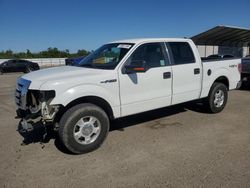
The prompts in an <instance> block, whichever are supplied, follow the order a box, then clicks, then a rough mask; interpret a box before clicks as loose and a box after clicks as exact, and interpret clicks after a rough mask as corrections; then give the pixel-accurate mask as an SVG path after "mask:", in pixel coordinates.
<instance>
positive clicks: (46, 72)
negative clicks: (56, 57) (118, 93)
mask: <svg viewBox="0 0 250 188" xmlns="http://www.w3.org/2000/svg"><path fill="white" fill-rule="evenodd" d="M107 72H110V70H103V69H92V68H83V67H74V66H61V67H54V68H47V69H43V70H38V71H34V72H31V73H28V74H25V75H23V76H22V78H23V79H26V80H30V81H31V85H30V89H40V88H41V86H42V85H44V84H45V83H48V82H49V83H50V84H53V85H58V84H60V85H61V84H63V83H65V84H66V83H67V82H68V81H71V82H75V83H76V84H82V83H84V82H85V83H88V82H93V81H95V80H96V81H97V80H98V79H96V77H99V78H100V76H101V75H102V76H103V74H107ZM93 77H94V78H95V79H93ZM104 77H105V76H104ZM98 81H99V80H98ZM79 82H80V83H79Z"/></svg>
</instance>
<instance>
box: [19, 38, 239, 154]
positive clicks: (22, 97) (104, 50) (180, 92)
mask: <svg viewBox="0 0 250 188" xmlns="http://www.w3.org/2000/svg"><path fill="white" fill-rule="evenodd" d="M240 63H241V60H240V59H222V60H218V61H217V60H207V61H206V60H205V61H202V60H201V58H200V56H199V53H198V51H197V48H196V46H195V44H194V43H193V42H192V41H191V40H189V39H174V38H173V39H171V38H158V39H133V40H122V41H116V42H112V43H108V44H105V45H103V46H102V47H100V48H99V49H97V50H96V51H94V52H93V53H91V54H90V55H89V56H87V57H85V58H84V59H83V60H82V61H81V62H80V63H79V65H78V66H62V67H56V68H49V69H44V70H39V71H35V72H32V73H28V74H25V75H23V76H22V77H20V78H19V79H18V80H17V86H16V96H15V101H16V104H17V115H18V117H20V118H21V125H22V126H23V128H27V127H28V128H29V127H30V126H31V125H33V124H34V123H35V122H37V121H41V122H43V123H44V124H48V123H51V124H53V125H54V126H56V127H57V128H58V130H59V136H60V138H61V140H62V142H63V144H64V145H65V146H66V147H67V148H68V150H70V151H71V152H73V153H77V154H80V153H86V152H89V151H92V150H94V149H96V148H98V147H99V146H100V145H101V144H102V143H103V141H104V140H105V138H106V136H107V134H108V132H109V125H110V121H111V120H112V119H116V118H120V117H124V116H128V115H132V114H137V113H141V112H145V111H149V110H153V109H157V108H162V107H166V106H170V105H175V104H179V103H184V102H187V101H192V100H196V99H204V100H203V101H204V104H205V105H206V106H207V109H208V110H209V111H210V112H212V113H218V112H220V111H222V110H223V108H224V107H225V105H226V103H227V99H228V90H232V89H236V88H238V87H239V86H240V83H241V82H240V70H239V69H240V67H241V66H240Z"/></svg>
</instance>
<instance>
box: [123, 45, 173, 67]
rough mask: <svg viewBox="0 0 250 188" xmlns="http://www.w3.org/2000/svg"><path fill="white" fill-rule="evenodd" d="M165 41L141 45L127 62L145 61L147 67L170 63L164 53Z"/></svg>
mask: <svg viewBox="0 0 250 188" xmlns="http://www.w3.org/2000/svg"><path fill="white" fill-rule="evenodd" d="M163 47H164V44H163V43H147V44H142V45H141V46H139V47H138V48H137V49H136V50H135V51H134V52H133V54H132V55H131V56H130V58H129V59H128V60H127V62H126V64H129V63H130V62H132V61H145V63H146V67H147V69H150V68H155V67H163V66H166V65H167V64H169V61H168V60H167V59H166V58H165V55H164V53H163Z"/></svg>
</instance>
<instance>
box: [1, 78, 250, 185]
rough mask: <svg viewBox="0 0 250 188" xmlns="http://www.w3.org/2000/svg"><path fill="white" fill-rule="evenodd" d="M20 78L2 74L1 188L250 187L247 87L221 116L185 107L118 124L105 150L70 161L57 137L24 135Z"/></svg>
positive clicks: (38, 131)
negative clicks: (18, 113)
mask: <svg viewBox="0 0 250 188" xmlns="http://www.w3.org/2000/svg"><path fill="white" fill-rule="evenodd" d="M17 76H19V75H18V74H5V75H0V128H1V131H0V143H1V144H0V187H78V188H79V187H250V87H246V88H245V90H240V91H232V92H230V95H229V102H228V105H227V107H226V109H225V110H224V111H223V112H222V113H220V114H216V115H211V114H206V113H203V112H202V110H199V107H198V106H197V105H191V104H186V105H179V106H174V107H170V108H164V109H160V110H156V111H151V112H147V113H143V114H139V115H136V116H131V117H128V118H126V119H120V120H117V121H115V122H112V131H110V134H109V136H108V138H107V140H106V142H105V143H104V144H103V145H102V147H101V148H100V149H98V150H96V151H94V152H92V153H89V154H85V155H71V154H68V153H67V151H66V150H65V149H64V148H63V147H62V145H61V144H60V142H59V140H58V138H57V136H56V134H53V133H52V132H49V136H48V139H47V140H45V141H43V142H44V143H42V142H41V141H42V132H43V129H42V128H37V129H35V131H34V132H33V133H29V134H19V132H18V131H17V127H18V121H19V120H17V119H15V118H14V117H15V106H14V101H13V92H14V89H15V80H16V78H17ZM23 142H24V143H26V145H24V144H22V143H23Z"/></svg>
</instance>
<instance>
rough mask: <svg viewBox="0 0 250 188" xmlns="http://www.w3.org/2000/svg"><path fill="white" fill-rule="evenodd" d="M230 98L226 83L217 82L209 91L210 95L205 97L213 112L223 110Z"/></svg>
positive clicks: (208, 107) (208, 106) (209, 108)
mask: <svg viewBox="0 0 250 188" xmlns="http://www.w3.org/2000/svg"><path fill="white" fill-rule="evenodd" d="M227 99H228V89H227V87H226V86H225V84H222V83H217V82H215V83H214V84H213V85H212V87H211V90H210V92H209V95H208V97H207V98H206V99H205V105H206V106H207V109H208V111H209V112H211V113H219V112H221V111H222V110H223V109H224V108H225V106H226V104H227Z"/></svg>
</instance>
